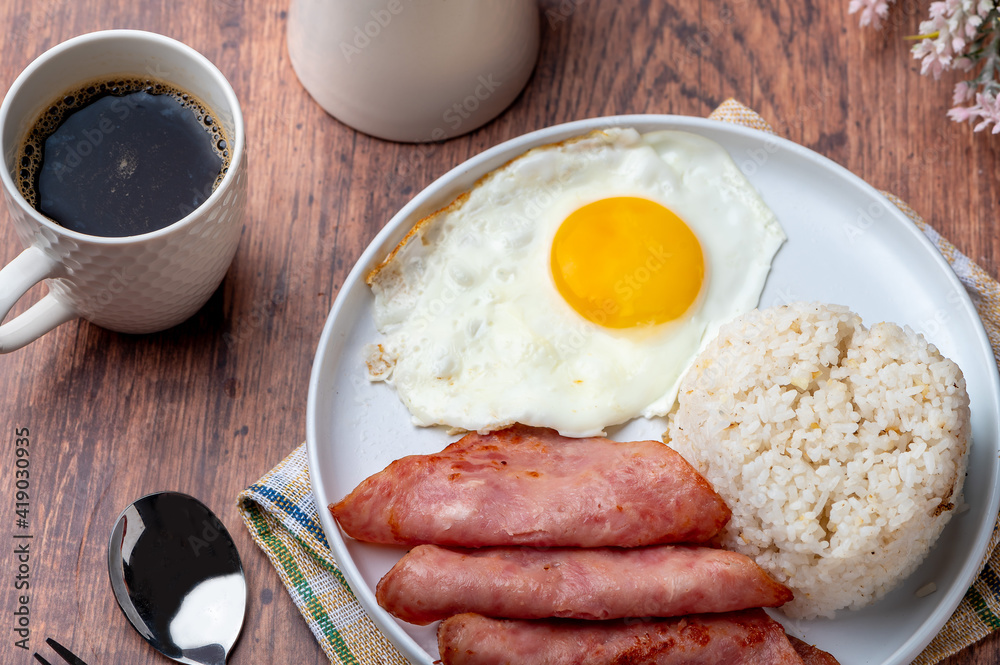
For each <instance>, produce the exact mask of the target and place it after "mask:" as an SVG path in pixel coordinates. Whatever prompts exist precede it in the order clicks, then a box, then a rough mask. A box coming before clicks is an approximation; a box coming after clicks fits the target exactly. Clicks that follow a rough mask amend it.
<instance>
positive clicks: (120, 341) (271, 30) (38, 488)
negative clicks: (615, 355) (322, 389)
mask: <svg viewBox="0 0 1000 665" xmlns="http://www.w3.org/2000/svg"><path fill="white" fill-rule="evenodd" d="M925 4H926V3H917V2H913V1H910V0H901V2H900V3H899V5H898V6H897V7H896V8H895V9H894V13H893V15H892V17H891V19H890V21H889V25H888V27H887V28H885V29H884V30H883V31H881V32H878V31H872V30H861V29H859V28H858V26H857V17H855V16H848V15H847V11H846V10H847V0H840V1H835V0H831V1H830V2H822V3H808V2H806V3H800V2H779V1H776V0H731V1H730V2H726V3H712V2H704V1H702V2H674V3H670V4H669V5H668V4H667V3H657V2H652V3H650V2H633V1H627V2H613V3H612V2H603V3H599V2H596V1H595V0H589V1H583V0H545V1H544V2H543V3H542V9H543V11H544V13H545V14H544V16H543V20H542V26H543V34H542V49H541V55H540V58H539V61H538V66H537V69H536V71H535V73H534V76H533V77H532V79H531V80H530V81H529V83H528V85H527V88H526V89H525V91H524V93H523V94H522V95H521V96H520V97H519V98H518V99H517V100H516V101H515V102H514V104H513V105H512V106H511V107H510V108H509V109H508V110H507V111H506V112H505V113H504V114H503V115H502V116H500V117H499V118H498V119H497V120H496V121H494V122H492V123H491V124H488V125H487V126H485V127H483V128H482V129H479V130H477V131H475V132H473V133H472V134H469V135H466V136H463V137H460V138H457V139H454V140H451V141H447V142H445V143H441V144H433V145H424V146H415V145H402V144H395V143H389V142H385V141H380V140H376V139H372V138H370V137H368V136H365V135H362V134H359V133H356V132H354V131H352V130H351V129H349V128H348V127H346V126H344V125H342V124H340V123H339V122H337V121H336V120H334V119H333V118H331V117H330V116H328V115H327V114H325V113H324V112H323V111H322V110H321V109H320V107H319V106H318V105H317V104H315V103H314V102H313V100H312V99H311V98H310V97H309V96H308V94H307V93H306V92H305V90H304V89H303V88H302V87H301V86H300V85H299V82H298V80H297V79H296V77H295V74H294V73H293V71H292V68H291V66H290V64H289V59H288V54H287V51H286V44H285V23H286V10H287V5H286V3H285V2H264V1H263V0H201V1H195V0H175V1H174V2H124V1H120V0H119V1H107V0H105V1H101V0H75V1H73V2H71V1H69V0H35V1H33V2H28V0H9V1H8V2H4V3H0V23H2V24H3V25H4V26H7V27H6V28H5V31H4V36H3V37H2V38H0V86H2V88H3V89H4V91H5V90H6V88H7V86H9V85H10V83H11V82H12V81H13V80H14V78H15V76H16V75H17V74H18V72H20V71H21V70H22V69H23V68H24V67H25V66H26V65H27V64H28V63H29V62H30V61H31V60H32V59H34V58H35V57H36V56H37V55H39V54H40V53H41V52H43V51H44V50H46V49H47V48H49V47H51V46H53V45H55V44H56V43H58V42H61V41H63V40H65V39H68V38H70V37H73V36H75V35H78V34H81V33H85V32H89V31H93V30H99V29H106V28H126V27H127V28H140V29H146V30H152V31H156V32H160V33H163V34H166V35H169V36H171V37H174V38H177V39H180V40H182V41H184V42H186V43H188V44H190V45H191V46H193V47H195V48H196V49H198V50H200V51H201V52H203V53H204V54H205V55H206V56H208V58H209V59H211V60H212V61H213V62H215V63H216V64H217V65H218V66H219V68H220V69H221V70H222V71H223V73H224V74H226V76H227V77H228V78H229V79H230V80H231V81H232V83H233V86H234V87H235V89H236V92H237V94H238V95H239V97H240V99H241V101H242V104H243V108H244V113H245V116H246V119H247V124H248V136H249V145H250V151H251V161H250V180H249V182H250V201H249V212H248V215H247V218H246V228H245V230H244V232H243V236H242V240H241V242H240V246H239V249H238V252H237V255H236V259H235V261H234V263H233V265H232V268H231V269H230V271H229V273H228V275H227V277H226V279H225V281H224V282H223V285H222V286H221V287H220V289H219V290H218V292H217V293H216V294H215V295H214V296H213V297H212V299H211V300H210V301H209V303H208V304H207V305H206V306H205V307H204V308H203V309H202V310H201V311H200V312H199V313H198V314H197V315H196V316H195V317H194V318H192V319H191V320H189V321H188V322H186V323H184V324H182V325H180V326H178V327H176V328H174V329H172V330H169V331H167V332H164V333H160V334H154V335H148V336H129V335H121V334H115V333H111V332H107V331H104V330H101V329H99V328H97V327H95V326H93V325H90V324H89V323H86V322H73V323H69V324H65V325H63V326H62V327H60V328H58V329H57V330H56V331H55V332H53V333H51V334H49V335H47V336H45V337H44V338H43V339H42V340H40V341H38V342H36V343H34V344H32V345H30V346H29V347H27V348H25V349H23V350H20V351H17V352H15V353H12V354H10V355H7V356H4V357H2V358H0V385H2V386H3V389H2V390H0V414H2V417H0V428H2V430H3V435H2V440H3V441H4V442H5V444H4V446H3V450H4V451H6V452H4V453H3V455H0V478H2V484H0V487H3V488H4V490H5V497H6V498H5V500H6V502H7V504H6V505H7V507H5V508H4V509H3V510H2V511H0V514H2V515H3V519H2V520H0V523H2V526H0V533H3V534H6V538H7V540H6V544H4V545H2V546H0V579H3V580H4V581H3V582H2V584H0V587H2V591H0V598H2V601H0V609H2V610H3V614H4V616H5V617H6V618H5V619H4V621H3V622H2V625H3V626H4V629H3V631H2V633H0V634H2V635H3V638H2V641H0V654H2V655H0V661H2V662H3V663H26V662H28V659H29V653H27V652H23V651H22V650H20V649H18V648H16V647H15V646H14V644H13V643H14V639H15V638H14V637H13V636H12V633H11V631H10V629H9V628H8V626H9V625H10V624H11V616H12V614H11V613H12V612H13V609H14V607H15V602H16V597H15V589H14V584H13V583H14V576H15V574H16V571H17V563H16V561H15V557H14V554H13V548H12V546H11V542H12V535H13V533H14V520H15V516H14V507H13V503H14V497H13V495H14V489H13V484H14V481H13V470H14V459H15V458H14V452H13V449H14V438H15V430H16V429H17V428H28V429H29V430H30V437H31V450H32V457H31V470H32V476H31V490H32V491H31V506H30V510H31V512H30V531H31V533H32V534H33V535H34V540H33V543H32V547H33V548H34V549H33V550H32V552H33V553H32V559H31V601H30V610H31V624H30V625H31V637H30V646H31V648H32V650H35V649H40V648H42V647H43V640H44V638H45V637H46V636H54V637H56V638H57V639H59V640H61V641H63V642H64V643H66V644H67V645H70V646H72V647H73V648H74V649H76V650H77V651H78V652H79V653H80V655H81V656H82V657H83V658H84V659H85V660H87V661H88V662H89V663H90V664H91V665H110V664H112V663H125V662H128V663H135V664H142V663H151V664H152V663H157V664H159V663H163V662H166V661H165V660H164V659H163V658H162V657H160V656H159V655H158V654H156V653H155V652H154V651H153V650H152V649H151V648H150V647H149V646H147V645H146V643H145V642H144V641H142V640H141V639H140V638H139V637H138V636H137V634H136V633H134V632H133V631H132V629H131V628H129V627H128V625H127V623H126V621H125V618H124V617H123V616H122V614H121V613H120V612H119V610H118V608H117V607H116V604H115V601H114V599H113V597H112V594H111V590H110V587H109V584H108V580H107V573H106V559H105V548H106V544H107V539H108V536H109V532H110V530H111V527H112V524H113V521H114V519H115V517H116V516H117V514H118V513H119V511H120V510H121V509H122V508H123V507H124V506H125V505H126V504H127V503H128V502H129V501H130V500H132V499H134V498H136V497H138V496H140V495H142V494H144V493H148V492H151V491H154V490H164V489H173V490H181V491H184V492H188V493H190V494H193V495H195V496H197V497H199V498H200V499H202V500H203V501H204V502H205V503H207V504H208V505H209V506H210V507H211V508H212V509H214V510H215V511H216V512H217V513H218V514H219V515H220V517H221V518H222V520H223V522H224V523H225V524H226V525H227V526H228V527H229V529H230V531H231V532H232V533H233V535H234V537H235V539H236V541H237V544H238V546H239V548H240V551H241V552H242V555H243V560H244V565H245V567H246V572H247V578H248V582H249V608H248V614H247V620H246V624H245V627H244V630H243V635H242V638H241V642H240V643H239V645H238V647H237V649H236V651H235V654H234V655H233V658H232V660H231V662H233V663H271V662H275V663H277V662H288V663H299V664H304V663H324V662H327V661H326V658H325V656H324V655H323V653H322V651H321V650H320V649H319V647H318V646H317V644H316V642H315V641H314V639H313V637H312V635H311V634H310V632H309V630H308V628H307V626H306V624H305V622H304V621H303V620H302V619H301V618H300V616H299V615H298V612H297V611H296V609H295V607H294V606H293V604H292V602H291V600H290V599H289V596H288V594H287V593H286V592H285V590H284V587H283V586H282V584H281V582H280V580H279V578H278V575H277V574H276V572H275V571H274V569H273V568H272V567H271V565H270V564H269V562H268V561H267V559H266V558H265V556H264V554H263V553H262V552H261V551H260V550H259V549H258V548H257V547H256V545H254V543H253V542H252V541H251V539H250V537H249V535H248V532H247V531H246V529H245V528H244V527H243V525H242V523H241V520H240V517H239V514H238V513H237V510H236V496H237V494H238V493H239V491H240V490H241V489H243V488H244V487H245V486H247V485H249V484H250V483H252V482H254V481H256V480H257V479H258V478H259V477H260V476H261V475H262V474H263V473H264V472H266V471H267V470H268V469H270V468H271V467H272V466H273V465H274V464H275V463H276V462H278V461H279V460H280V459H281V458H283V457H284V456H285V455H286V454H287V453H288V452H289V451H291V450H292V449H293V448H294V447H295V446H296V445H297V444H299V443H300V442H302V441H303V440H304V438H305V410H306V393H307V384H308V379H309V371H310V365H311V362H312V358H313V353H314V351H315V348H316V344H317V341H318V339H319V334H320V331H321V328H322V325H323V322H324V320H325V318H326V316H327V313H328V311H329V309H330V307H331V304H332V303H333V300H334V298H335V297H336V295H337V289H338V287H339V286H340V285H341V284H342V283H343V281H344V279H345V277H346V275H347V273H348V271H349V270H350V268H351V266H352V265H353V263H354V262H355V260H356V259H357V257H358V256H359V255H360V253H361V252H362V250H363V249H364V247H365V246H366V245H367V243H368V242H369V241H370V240H371V239H372V237H373V236H374V235H375V233H376V232H377V231H378V230H379V229H380V228H381V227H382V226H383V225H384V224H385V223H386V222H387V221H388V220H389V218H390V217H391V216H392V215H393V214H394V213H395V212H396V211H397V210H398V209H399V208H400V207H402V206H403V204H405V203H406V202H407V200H408V199H409V198H410V197H412V196H413V195H414V194H416V193H417V192H418V191H420V189H421V188H423V187H424V186H425V185H427V184H428V183H430V182H431V181H432V180H434V179H435V178H436V177H437V176H439V175H441V174H442V173H444V172H445V171H446V170H448V169H449V168H451V167H453V166H455V165H456V164H458V163H460V162H462V161H463V160H465V159H466V158H468V157H471V156H472V155H475V154H476V153H478V152H480V151H481V150H483V149H485V148H487V147H490V146H492V145H495V144H497V143H499V142H501V141H504V140H506V139H509V138H512V137H514V136H517V135H519V134H522V133H524V132H527V131H530V130H534V129H538V128H541V127H545V126H547V125H551V124H554V123H559V122H564V121H568V120H574V119H579V118H586V117H591V116H600V115H611V114H619V113H678V114H689V115H696V116H701V115H705V114H707V113H708V112H710V111H711V110H712V109H713V108H714V107H715V106H716V105H717V104H718V103H719V102H721V101H723V100H724V99H726V98H727V97H736V98H738V99H740V100H742V101H744V102H745V103H747V104H749V105H751V106H752V107H754V108H756V109H757V110H758V111H759V112H760V113H761V114H762V115H763V116H764V117H765V118H767V119H768V120H769V121H771V122H772V123H773V125H774V126H775V127H776V128H777V129H778V130H779V131H780V132H781V133H782V134H784V135H785V136H787V137H789V138H791V139H792V140H795V141H798V142H800V143H802V144H803V145H805V146H807V147H809V148H812V149H814V150H817V151H818V152H820V153H822V154H824V155H826V156H828V157H830V158H832V159H833V160H835V161H837V162H839V163H840V164H842V165H844V166H846V167H847V168H848V169H851V170H852V171H854V172H855V173H857V174H858V175H860V176H861V177H863V178H865V179H866V180H867V181H868V182H870V183H872V184H873V185H875V186H876V187H879V188H882V189H889V190H892V191H894V192H896V193H897V194H899V195H900V196H901V197H903V198H904V199H905V200H907V201H909V202H910V203H911V204H912V205H913V207H914V208H915V209H916V210H917V211H919V212H920V213H921V214H923V215H924V216H925V217H926V218H927V219H928V220H929V221H931V222H932V223H933V224H934V225H935V226H936V227H937V228H938V230H940V231H941V232H942V233H943V234H944V235H945V236H946V237H948V238H950V239H951V240H952V241H953V242H954V243H955V244H957V245H958V247H959V248H960V249H961V250H962V251H964V252H965V253H966V254H968V255H969V256H970V257H972V258H973V259H975V260H976V261H978V262H979V263H980V264H981V265H982V266H983V267H984V268H985V269H986V270H987V271H988V272H990V273H991V274H992V275H996V274H997V269H998V263H1000V234H997V233H996V231H995V224H994V221H995V217H996V214H997V212H996V207H995V205H996V199H997V192H998V185H1000V169H998V168H997V167H998V157H1000V150H998V148H1000V138H994V137H991V136H989V135H983V134H973V133H972V131H971V129H970V128H969V127H968V126H964V125H957V124H955V123H952V122H951V121H949V120H947V119H946V118H945V112H946V111H947V109H948V107H949V106H950V98H951V88H952V86H953V84H954V82H955V80H956V79H952V78H947V79H946V80H942V81H940V82H935V81H933V80H932V79H929V78H925V77H921V76H920V75H919V63H918V62H917V61H914V60H913V59H912V58H911V57H910V55H909V53H908V45H909V44H908V43H907V42H904V41H903V37H904V36H905V35H909V34H914V33H915V32H916V31H917V24H918V22H919V21H920V20H921V19H922V17H923V16H924V15H926V7H925V6H924V5H925ZM392 174H395V177H387V175H392ZM387 183H393V186H392V187H388V186H387ZM20 249H21V248H20V246H19V243H18V241H17V239H16V238H15V236H14V233H13V231H12V229H11V228H10V226H9V225H8V224H2V225H0V261H2V263H6V262H8V261H10V260H11V259H12V258H13V257H14V256H15V255H17V253H18V252H19V251H20ZM41 293H44V288H43V287H36V289H35V290H34V291H33V292H32V294H33V296H34V297H37V295H38V294H41ZM24 308H25V307H24V305H23V304H19V305H18V307H17V309H16V310H15V311H16V312H19V311H22V310H23V309H24ZM46 649H47V648H46ZM47 654H48V655H51V654H50V652H47ZM947 662H948V663H978V664H985V663H1000V637H996V636H994V637H992V638H989V639H987V640H985V641H984V642H982V643H981V644H979V645H976V646H974V647H972V648H970V649H967V650H966V651H964V652H962V653H961V654H959V655H957V656H956V657H954V658H952V659H950V660H949V661H947Z"/></svg>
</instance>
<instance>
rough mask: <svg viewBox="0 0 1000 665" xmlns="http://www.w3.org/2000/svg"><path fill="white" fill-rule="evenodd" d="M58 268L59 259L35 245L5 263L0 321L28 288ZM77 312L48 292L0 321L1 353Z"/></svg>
mask: <svg viewBox="0 0 1000 665" xmlns="http://www.w3.org/2000/svg"><path fill="white" fill-rule="evenodd" d="M58 269H59V263H57V262H56V261H54V260H53V259H52V258H51V257H49V256H48V255H47V254H46V253H45V252H43V251H42V250H40V249H39V248H38V247H35V246H34V245H32V246H31V247H29V248H27V249H26V250H24V251H23V252H21V253H20V254H18V255H17V257H16V258H15V259H14V260H13V261H11V262H10V263H8V264H7V265H6V266H4V268H3V270H0V321H3V319H4V318H5V317H6V316H7V313H8V312H9V311H10V310H11V308H12V307H13V306H14V303H16V302H17V301H18V300H20V299H21V296H23V295H24V294H25V293H26V292H27V290H28V289H30V288H31V287H32V286H34V285H35V284H37V283H38V282H40V281H42V280H43V279H45V278H46V277H51V276H52V275H53V274H55V272H56V271H57V270H58ZM77 316H79V315H78V314H77V313H76V311H75V310H73V308H72V307H70V306H69V305H67V304H65V303H63V302H61V301H60V300H58V299H57V298H56V297H55V296H54V295H52V294H51V293H48V294H46V295H45V297H43V298H42V299H41V300H39V301H38V302H36V303H35V304H34V305H32V306H31V307H30V308H28V310H27V311H25V312H23V313H21V314H20V315H18V316H17V317H15V318H14V319H13V320H11V321H8V322H7V323H4V324H3V325H0V353H10V352H11V351H16V350H17V349H20V348H21V347H23V346H25V345H27V344H29V343H30V342H33V341H35V340H36V339H38V338H39V337H41V336H42V335H44V334H45V333H47V332H49V331H50V330H52V329H53V328H55V327H56V326H58V325H59V324H61V323H66V322H67V321H71V320H72V319H75V318H77Z"/></svg>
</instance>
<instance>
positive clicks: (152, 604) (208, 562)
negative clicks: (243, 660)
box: [108, 492, 247, 665]
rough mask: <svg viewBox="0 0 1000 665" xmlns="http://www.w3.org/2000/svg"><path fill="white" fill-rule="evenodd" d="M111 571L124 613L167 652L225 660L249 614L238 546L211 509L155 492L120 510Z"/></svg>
mask: <svg viewBox="0 0 1000 665" xmlns="http://www.w3.org/2000/svg"><path fill="white" fill-rule="evenodd" d="M108 574H109V575H110V577H111V588H112V589H113V590H114V592H115V598H116V599H117V600H118V605H119V607H121V608H122V612H124V613H125V616H126V617H127V618H128V620H129V621H130V622H131V623H132V625H133V626H134V627H135V629H136V630H137V631H139V634H140V635H142V636H143V637H144V638H146V641H147V642H149V643H150V644H151V645H153V648H154V649H156V650H157V651H159V652H160V653H162V654H163V655H164V656H167V657H168V658H171V659H173V660H175V661H177V662H179V663H188V664H189V665H225V662H226V658H227V657H228V656H229V652H230V651H231V650H232V648H233V645H234V644H235V643H236V638H237V637H239V634H240V630H241V629H242V627H243V616H244V614H245V612H246V603H247V586H246V578H245V577H244V576H243V565H242V563H241V562H240V555H239V552H237V551H236V544H235V543H233V539H232V537H230V535H229V532H228V531H226V527H225V526H223V524H222V522H220V521H219V518H217V517H216V516H215V515H214V514H213V513H212V511H211V510H209V509H208V508H207V507H205V505H204V504H203V503H201V502H200V501H198V500H197V499H195V498H193V497H190V496H188V495H186V494H181V493H179V492H157V493H155V494H150V495H148V496H144V497H142V498H141V499H137V500H136V501H135V502H133V503H132V504H131V505H130V506H129V507H128V508H126V509H125V510H124V511H122V514H121V515H120V516H119V517H118V522H117V523H116V524H115V528H114V530H113V531H112V532H111V540H110V542H109V543H108Z"/></svg>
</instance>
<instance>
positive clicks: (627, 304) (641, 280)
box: [551, 196, 705, 328]
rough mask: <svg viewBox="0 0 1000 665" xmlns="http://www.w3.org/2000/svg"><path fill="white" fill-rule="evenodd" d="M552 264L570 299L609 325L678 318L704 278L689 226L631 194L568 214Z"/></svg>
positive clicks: (588, 316)
mask: <svg viewBox="0 0 1000 665" xmlns="http://www.w3.org/2000/svg"><path fill="white" fill-rule="evenodd" d="M551 262H552V276H553V278H554V279H555V283H556V288H557V289H558V290H559V293H560V294H561V295H562V297H563V298H564V299H565V300H566V302H567V303H569V305H570V306H571V307H572V308H573V309H575V310H576V311H577V312H578V313H579V314H580V315H581V316H583V317H584V318H586V319H587V320H589V321H592V322H594V323H596V324H598V325H602V326H605V327H607V328H631V327H635V326H642V325H652V324H658V323H665V322H667V321H672V320H674V319H677V318H679V317H681V316H682V315H683V314H684V312H686V311H687V310H688V309H689V308H690V307H691V305H692V304H693V303H694V302H695V300H697V298H698V294H699V293H700V292H701V287H702V283H703V282H704V280H705V261H704V257H703V254H702V250H701V245H700V244H699V242H698V238H696V237H695V235H694V232H692V231H691V229H690V228H689V227H688V225H687V224H685V223H684V221H683V220H681V218H680V217H678V216H677V215H676V214H675V213H674V212H672V211H671V210H668V209H667V208H665V207H663V206H662V205H660V204H659V203H656V202H654V201H650V200H648V199H642V198H637V197H630V196H622V197H614V198H607V199H601V200H599V201H594V202H593V203H590V204H587V205H585V206H583V207H582V208H580V209H579V210H576V211H575V212H573V213H572V214H570V215H569V217H567V218H566V219H565V220H564V221H563V223H562V225H561V226H560V227H559V229H558V231H556V235H555V238H554V239H553V241H552V257H551Z"/></svg>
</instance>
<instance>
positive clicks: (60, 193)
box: [18, 78, 229, 237]
mask: <svg viewBox="0 0 1000 665" xmlns="http://www.w3.org/2000/svg"><path fill="white" fill-rule="evenodd" d="M20 165H21V170H20V172H19V178H18V181H19V186H20V190H21V193H22V194H23V195H24V197H25V198H26V199H27V200H28V202H29V203H30V204H31V205H32V206H33V207H34V208H35V209H36V210H38V211H39V212H41V213H42V214H43V215H45V216H47V217H49V218H50V219H52V220H53V221H55V222H57V223H59V224H60V225H62V226H64V227H66V228H69V229H73V230H74V231H79V232H80V233H86V234H88V235H96V236H108V237H120V236H131V235H139V234H141V233H149V232H150V231H155V230H157V229H161V228H163V227H165V226H169V225H170V224H173V223H174V222H176V221H177V220H179V219H181V218H182V217H184V216H185V215H187V214H188V213H190V212H192V211H193V210H194V209H195V208H197V207H198V206H199V205H201V204H202V203H203V202H204V201H205V200H206V199H207V198H208V197H209V196H210V195H211V193H212V192H213V191H214V189H215V187H216V186H217V185H218V183H219V182H220V181H221V180H222V178H223V176H224V175H225V173H226V170H227V169H228V167H229V150H228V146H227V139H226V136H225V134H224V132H223V129H222V126H221V125H220V123H219V122H218V120H217V119H216V118H215V117H214V116H213V114H212V112H211V111H210V110H209V109H208V107H207V106H205V105H204V104H203V103H201V102H200V101H199V100H197V99H196V98H194V97H193V96H192V95H190V94H188V93H186V92H184V91H183V90H180V89H178V88H175V87H173V86H171V85H169V84H166V83H162V82H160V81H154V80H149V79H127V78H122V79H115V80H105V81H96V82H92V83H89V84H85V85H83V86H81V87H80V88H79V89H76V90H73V91H71V92H69V93H67V94H65V95H63V96H62V97H61V98H60V99H59V100H58V101H56V102H54V103H53V104H52V105H51V106H50V107H49V109H48V110H46V111H45V112H44V113H43V114H42V115H41V117H40V118H39V119H38V120H37V121H36V122H35V124H34V126H33V127H32V129H31V130H30V132H29V133H28V135H27V137H26V138H25V140H24V142H23V144H22V146H21V154H20Z"/></svg>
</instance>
